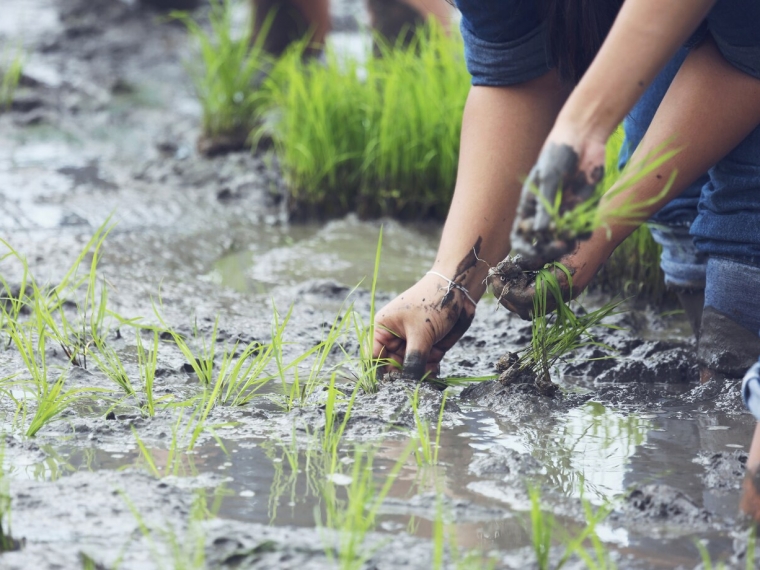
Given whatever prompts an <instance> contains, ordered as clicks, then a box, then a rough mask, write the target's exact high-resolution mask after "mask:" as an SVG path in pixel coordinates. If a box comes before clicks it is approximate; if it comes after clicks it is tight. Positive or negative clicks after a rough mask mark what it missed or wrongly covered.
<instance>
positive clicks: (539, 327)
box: [511, 262, 622, 395]
mask: <svg viewBox="0 0 760 570" xmlns="http://www.w3.org/2000/svg"><path fill="white" fill-rule="evenodd" d="M558 276H561V277H563V278H564V279H565V280H566V281H567V283H568V287H569V289H570V290H572V287H573V278H572V275H571V273H570V271H569V270H568V269H567V268H566V267H565V266H564V265H562V264H561V263H556V262H555V263H551V264H547V266H546V267H545V268H544V269H541V270H540V271H538V273H537V274H536V276H535V282H534V283H535V285H534V286H535V295H534V296H533V313H532V317H533V320H532V325H531V327H532V336H531V343H530V346H529V347H527V348H526V349H525V350H523V351H522V352H521V354H520V355H519V357H518V358H517V360H516V361H515V362H514V364H513V365H512V367H511V368H513V369H514V371H522V370H531V371H532V372H533V373H534V374H535V375H536V376H537V378H538V387H539V388H540V389H542V391H543V392H544V393H546V394H547V395H551V394H552V393H553V392H554V391H555V390H556V385H555V384H554V383H553V382H552V381H551V369H552V368H553V367H554V365H555V364H556V363H557V361H559V360H560V359H561V358H563V357H565V356H566V355H568V354H569V353H571V352H573V351H575V350H578V349H579V348H583V347H585V346H599V347H602V348H605V349H607V350H610V351H613V349H612V348H611V347H609V346H607V345H605V344H603V343H599V342H598V341H596V339H595V338H594V335H593V332H592V330H593V329H594V328H595V327H599V326H602V327H606V328H612V329H615V328H618V327H616V326H614V325H610V324H606V323H604V319H605V318H607V317H609V316H611V315H614V314H617V313H616V311H617V309H618V307H619V306H620V303H621V302H622V301H611V302H609V303H607V304H605V305H604V306H603V307H601V308H600V309H597V310H595V311H591V312H585V311H583V312H582V314H576V313H575V312H574V311H573V309H572V308H571V306H570V304H568V303H566V302H565V301H564V298H563V291H562V286H561V285H560V281H559V279H558ZM549 295H551V296H552V297H553V299H554V302H555V304H556V309H555V312H554V314H551V311H550V310H549V306H550V305H549Z"/></svg>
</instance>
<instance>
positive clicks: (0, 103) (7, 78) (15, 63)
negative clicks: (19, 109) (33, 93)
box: [0, 49, 24, 110]
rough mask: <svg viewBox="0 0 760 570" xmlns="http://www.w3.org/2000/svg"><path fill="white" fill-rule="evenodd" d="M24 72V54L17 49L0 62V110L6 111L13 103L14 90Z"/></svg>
mask: <svg viewBox="0 0 760 570" xmlns="http://www.w3.org/2000/svg"><path fill="white" fill-rule="evenodd" d="M23 71H24V54H23V52H22V51H21V49H17V50H16V51H15V52H14V53H12V54H11V55H7V54H6V55H5V57H3V59H2V60H0V110H3V109H8V108H9V107H10V106H11V104H12V103H13V98H14V96H15V95H16V89H17V88H18V84H19V82H20V81H21V74H22V73H23Z"/></svg>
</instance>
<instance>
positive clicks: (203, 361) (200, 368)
mask: <svg viewBox="0 0 760 570" xmlns="http://www.w3.org/2000/svg"><path fill="white" fill-rule="evenodd" d="M153 311H154V313H155V314H156V316H157V317H158V320H159V321H160V322H161V325H162V326H163V327H164V328H165V329H166V331H167V332H168V333H169V335H171V337H172V340H174V344H176V345H177V348H179V350H180V352H181V353H182V355H183V356H184V357H185V359H186V360H187V363H188V364H189V365H190V367H191V368H192V370H193V372H195V375H196V376H197V377H198V380H199V381H200V383H201V385H202V386H208V385H209V384H211V381H212V380H213V376H214V358H215V356H216V348H217V346H216V341H217V338H216V337H217V333H218V327H219V318H218V317H217V319H216V320H215V321H214V327H213V329H212V330H211V338H210V339H208V340H206V338H205V337H202V336H201V335H200V332H199V330H198V323H197V322H196V323H195V324H194V325H193V339H194V344H195V345H196V346H197V347H198V351H199V352H198V354H196V352H195V351H194V350H193V349H192V348H191V347H190V345H189V344H188V342H187V341H186V340H185V338H184V337H183V336H182V335H181V334H179V333H178V332H177V331H175V330H174V329H172V328H170V327H169V326H168V325H167V324H166V321H164V319H163V317H162V316H161V313H160V312H159V311H158V309H157V308H156V306H155V305H154V306H153Z"/></svg>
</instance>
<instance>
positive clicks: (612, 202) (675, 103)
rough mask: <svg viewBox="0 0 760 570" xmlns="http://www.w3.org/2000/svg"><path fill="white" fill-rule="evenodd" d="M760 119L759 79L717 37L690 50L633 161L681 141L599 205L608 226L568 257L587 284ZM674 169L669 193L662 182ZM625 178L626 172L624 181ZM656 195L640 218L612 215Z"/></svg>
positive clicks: (567, 262) (581, 285)
mask: <svg viewBox="0 0 760 570" xmlns="http://www.w3.org/2000/svg"><path fill="white" fill-rule="evenodd" d="M758 124H760V80H757V79H755V78H753V77H751V76H749V75H747V74H745V73H743V72H741V71H739V70H738V69H736V68H735V67H733V66H732V65H731V64H730V63H728V62H727V61H726V60H725V59H724V58H723V56H722V55H721V54H720V52H719V51H718V49H717V47H716V46H715V43H714V42H713V41H712V40H708V41H706V42H705V43H704V44H703V45H701V46H699V47H698V48H696V49H694V50H692V52H691V53H690V54H689V56H688V57H687V58H686V61H685V62H684V64H683V66H682V67H681V69H680V70H679V72H678V74H677V75H676V77H675V79H674V80H673V83H672V84H671V86H670V89H669V90H668V92H667V94H666V95H665V97H664V99H663V100H662V103H661V104H660V107H659V109H658V110H657V113H656V114H655V116H654V118H653V120H652V123H651V125H650V126H649V129H648V130H647V132H646V135H645V136H644V138H643V140H642V141H641V143H640V144H639V146H638V148H637V149H636V152H635V153H634V155H633V157H632V158H631V161H630V163H629V164H631V165H636V164H637V163H638V164H640V163H641V162H642V161H643V160H644V159H645V158H646V157H651V156H652V155H653V154H654V153H656V152H663V151H665V150H670V149H677V150H678V153H677V154H676V155H675V156H674V157H673V158H672V159H671V160H669V161H668V162H666V163H665V164H663V165H661V166H660V167H659V168H657V169H655V170H654V171H652V172H651V173H650V174H649V175H647V176H646V177H644V178H642V179H641V180H640V181H639V182H637V183H636V184H635V185H632V186H630V187H628V188H626V189H625V190H622V191H620V192H617V193H616V192H614V190H615V189H616V188H617V187H618V186H617V185H616V186H614V187H613V188H612V190H611V192H610V193H609V194H608V196H612V197H611V198H610V199H608V200H606V201H605V200H603V201H602V204H601V206H600V215H601V216H602V218H603V219H605V221H606V222H607V224H608V226H607V227H602V228H599V229H598V230H596V231H595V232H594V235H593V236H592V237H591V239H590V240H588V241H587V242H583V243H582V244H581V245H580V246H579V247H578V249H577V251H576V252H575V253H573V254H571V255H570V256H568V257H567V258H565V259H564V260H563V263H565V265H567V266H568V267H573V268H576V269H577V270H578V271H579V273H578V277H579V278H578V280H577V281H576V282H577V284H578V287H577V288H576V287H574V291H578V292H579V291H580V290H582V289H583V288H584V287H585V286H586V285H587V284H588V282H589V281H590V280H591V278H592V277H593V275H594V273H595V272H596V270H597V268H598V267H599V266H600V265H601V264H602V263H603V262H604V261H605V260H606V259H607V258H608V257H609V256H610V255H611V254H612V252H613V251H614V249H615V248H616V247H617V246H618V245H619V244H620V243H621V242H622V241H623V240H624V239H625V238H626V237H628V236H629V235H630V234H631V233H632V232H633V230H634V229H636V227H637V226H638V225H640V224H641V223H643V222H644V221H646V220H647V219H648V218H649V217H651V215H653V214H654V213H656V212H657V211H658V210H659V209H660V208H661V207H662V206H664V205H665V204H666V203H668V202H669V201H670V200H672V199H673V198H675V197H676V196H678V195H679V194H680V193H681V192H683V190H685V189H686V188H687V187H688V186H689V185H690V184H692V183H693V182H694V181H695V180H696V179H697V178H699V176H701V175H702V174H704V173H705V172H706V171H707V170H708V169H709V168H711V167H712V166H713V165H715V164H716V163H717V162H718V161H719V160H720V159H721V158H723V157H724V156H725V155H726V154H728V153H729V152H730V151H731V150H732V149H733V148H734V147H735V146H737V145H738V144H739V143H740V142H741V141H742V140H743V139H744V138H745V137H747V135H749V134H750V133H751V132H752V130H753V129H755V128H756V127H757V125H758ZM674 170H676V171H677V176H676V178H675V182H674V184H673V185H672V186H671V188H670V190H669V191H668V192H667V194H665V195H662V191H663V188H664V186H665V183H666V181H667V180H668V178H669V176H670V175H671V173H672V172H673V171H674ZM619 184H625V174H624V175H623V177H622V178H621V180H620V181H619V182H618V185H619ZM649 200H652V203H651V204H650V205H649V206H648V207H646V208H643V209H642V210H641V218H640V219H638V220H630V219H627V220H621V219H616V218H615V216H614V214H613V213H614V212H615V211H620V206H621V205H623V204H626V203H628V204H630V203H639V204H641V203H644V202H646V201H649Z"/></svg>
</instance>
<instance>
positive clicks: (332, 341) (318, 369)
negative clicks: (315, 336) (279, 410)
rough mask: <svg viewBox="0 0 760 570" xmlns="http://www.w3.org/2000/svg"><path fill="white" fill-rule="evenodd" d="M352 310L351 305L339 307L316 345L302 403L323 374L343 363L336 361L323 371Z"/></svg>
mask: <svg viewBox="0 0 760 570" xmlns="http://www.w3.org/2000/svg"><path fill="white" fill-rule="evenodd" d="M352 312H353V307H349V309H348V311H343V309H342V308H341V310H340V311H339V312H338V314H337V315H336V316H335V319H334V320H333V322H332V324H331V325H330V328H329V330H328V331H327V336H326V338H325V339H324V340H323V341H322V342H321V343H319V345H318V346H317V350H316V351H315V358H314V362H313V363H312V366H311V369H310V370H309V377H308V379H307V380H306V382H305V383H304V387H303V390H302V393H301V402H302V403H304V402H305V401H306V400H307V399H308V398H309V396H311V395H312V394H313V393H314V391H315V390H316V389H317V387H318V386H320V385H322V384H323V382H324V377H325V374H330V373H331V371H332V370H335V369H337V368H339V367H340V366H341V365H342V364H343V363H342V362H341V363H337V364H335V365H334V366H333V367H331V368H328V369H327V371H325V366H326V365H327V360H328V358H329V357H330V355H331V354H332V353H333V351H334V350H335V349H336V348H338V347H339V344H338V341H339V340H340V337H341V335H342V334H343V332H344V329H345V328H346V327H347V325H346V323H347V322H348V321H349V319H350V316H351V314H352Z"/></svg>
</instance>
